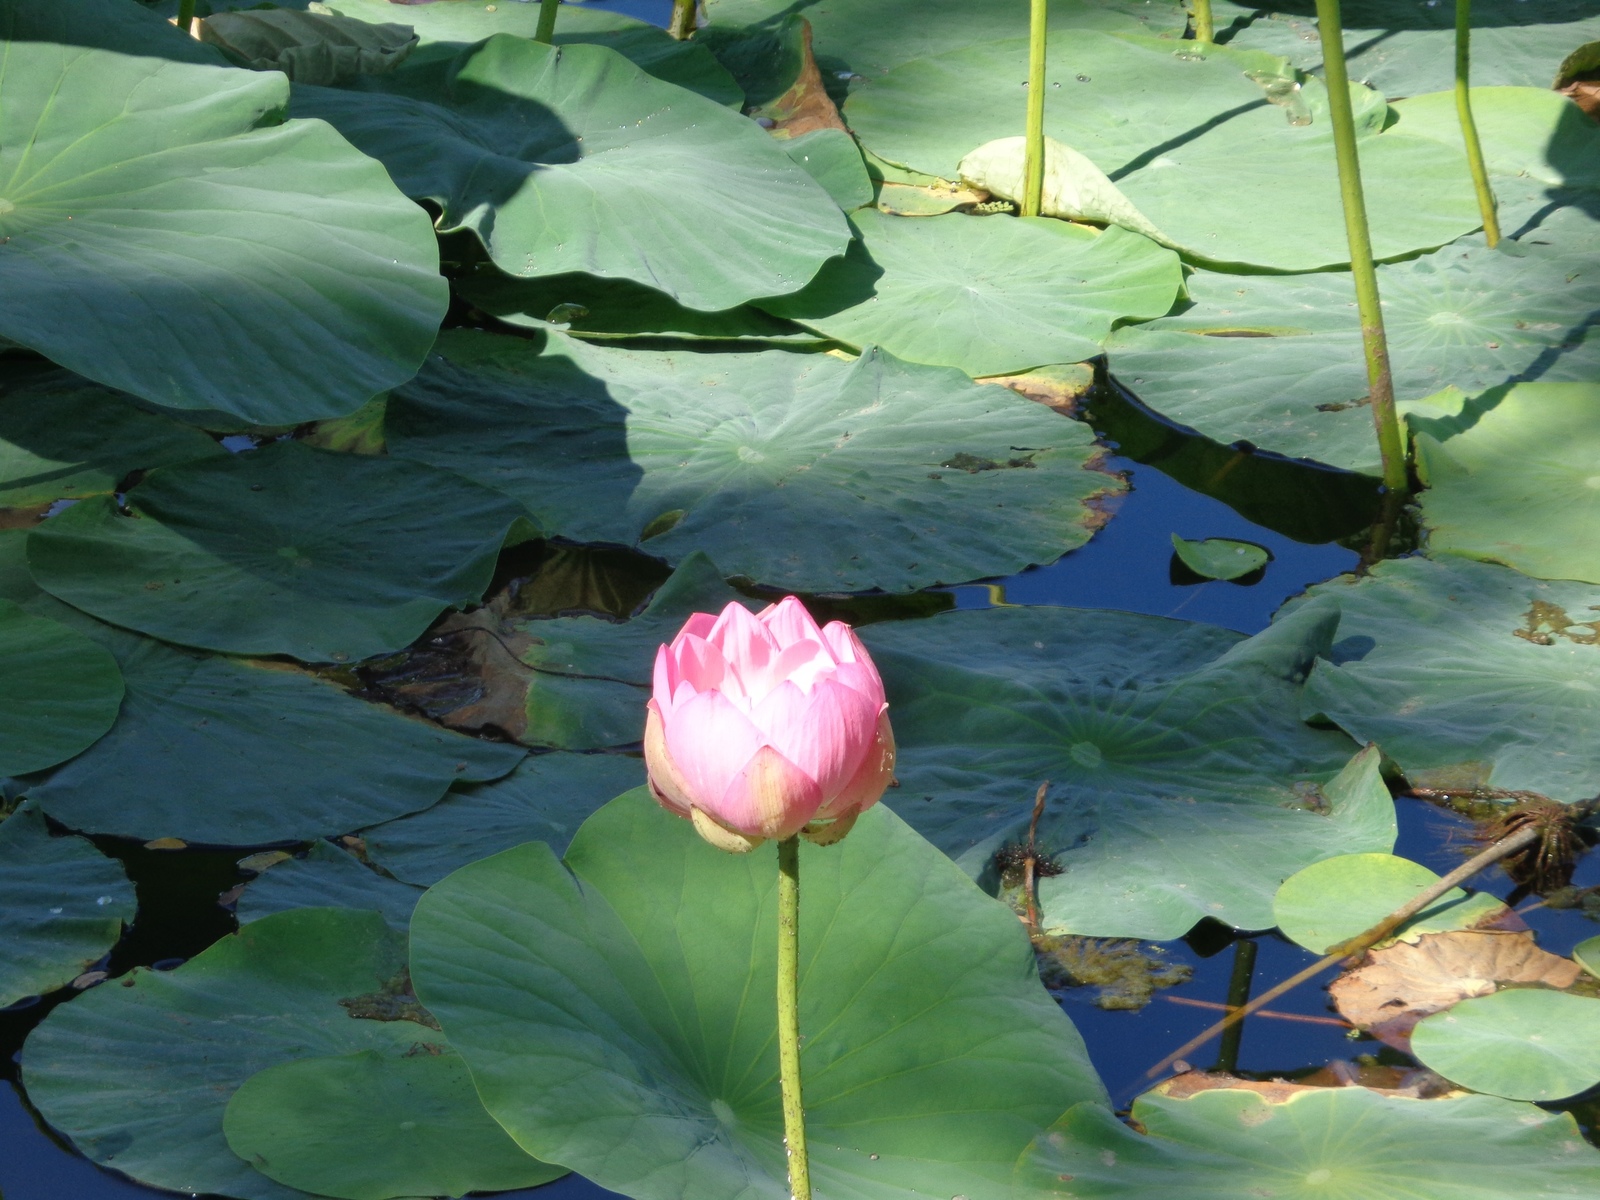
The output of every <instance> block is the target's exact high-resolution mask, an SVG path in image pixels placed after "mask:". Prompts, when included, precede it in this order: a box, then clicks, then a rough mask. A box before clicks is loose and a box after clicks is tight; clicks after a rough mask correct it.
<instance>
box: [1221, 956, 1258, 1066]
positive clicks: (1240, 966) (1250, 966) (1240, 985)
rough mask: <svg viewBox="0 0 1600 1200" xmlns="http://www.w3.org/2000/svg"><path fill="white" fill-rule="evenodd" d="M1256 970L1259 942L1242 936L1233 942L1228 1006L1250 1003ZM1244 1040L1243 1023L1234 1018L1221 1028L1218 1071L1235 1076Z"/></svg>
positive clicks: (1232, 1008)
mask: <svg viewBox="0 0 1600 1200" xmlns="http://www.w3.org/2000/svg"><path fill="white" fill-rule="evenodd" d="M1255 972H1256V944H1255V942H1253V941H1251V940H1250V939H1249V938H1240V939H1239V940H1238V941H1236V942H1235V943H1234V944H1233V975H1232V976H1231V977H1230V978H1229V980H1228V1008H1229V1009H1230V1010H1234V1011H1237V1010H1238V1009H1241V1008H1243V1007H1244V1006H1245V1005H1246V1004H1249V1003H1250V985H1251V983H1253V982H1254V979H1255ZM1243 1039H1244V1022H1243V1021H1235V1022H1234V1023H1233V1024H1232V1025H1229V1026H1228V1027H1227V1028H1226V1029H1224V1030H1223V1031H1222V1041H1221V1042H1219V1043H1218V1044H1217V1070H1219V1071H1226V1072H1227V1073H1228V1074H1230V1075H1232V1074H1233V1073H1234V1072H1235V1071H1237V1070H1238V1069H1239V1043H1240V1042H1241V1041H1242V1040H1243Z"/></svg>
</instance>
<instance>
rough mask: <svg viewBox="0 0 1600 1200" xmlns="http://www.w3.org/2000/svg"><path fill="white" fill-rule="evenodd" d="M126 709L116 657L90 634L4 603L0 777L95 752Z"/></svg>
mask: <svg viewBox="0 0 1600 1200" xmlns="http://www.w3.org/2000/svg"><path fill="white" fill-rule="evenodd" d="M121 704H122V674H121V672H119V671H118V670H117V662H116V659H114V658H112V657H111V655H110V654H108V653H106V651H105V650H104V649H102V648H101V647H100V646H99V645H98V644H96V643H95V642H93V641H91V640H90V639H89V638H86V637H84V636H83V634H81V633H78V632H76V631H75V630H72V629H69V628H67V626H65V625H62V624H61V623H60V622H58V621H52V620H50V619H49V618H47V617H36V616H32V615H30V614H29V613H28V612H27V611H25V610H24V609H23V608H22V607H21V606H20V605H17V604H15V603H13V602H12V601H10V600H0V775H26V774H28V773H30V772H32V771H42V770H44V769H45V768H46V767H53V766H55V765H56V764H57V763H59V762H63V761H65V760H66V759H69V758H71V757H72V756H73V755H75V754H78V753H80V752H81V751H83V750H86V749H88V748H89V747H90V746H92V745H93V744H94V743H95V742H96V741H98V740H99V739H100V738H101V737H102V736H103V735H104V734H105V732H106V730H108V729H110V728H111V725H112V723H113V722H114V721H115V720H116V719H117V709H118V708H119V707H120V706H121Z"/></svg>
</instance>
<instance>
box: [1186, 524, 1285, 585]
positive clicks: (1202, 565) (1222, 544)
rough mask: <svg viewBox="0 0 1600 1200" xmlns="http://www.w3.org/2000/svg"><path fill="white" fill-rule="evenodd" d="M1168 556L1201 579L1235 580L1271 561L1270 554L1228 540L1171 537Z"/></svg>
mask: <svg viewBox="0 0 1600 1200" xmlns="http://www.w3.org/2000/svg"><path fill="white" fill-rule="evenodd" d="M1172 552H1173V553H1174V554H1176V555H1177V556H1178V561H1179V562H1181V563H1182V564H1183V565H1184V566H1186V567H1188V568H1189V570H1191V571H1193V572H1194V573H1195V574H1196V575H1198V576H1200V578H1202V579H1238V578H1240V577H1241V576H1244V575H1248V574H1250V573H1251V572H1252V571H1259V570H1261V568H1262V567H1264V566H1266V565H1267V563H1268V562H1270V561H1271V560H1272V552H1271V551H1270V550H1267V549H1264V548H1263V547H1261V546H1257V545H1255V544H1254V543H1253V542H1236V541H1233V540H1232V539H1231V538H1205V539H1204V540H1202V541H1189V540H1188V539H1187V538H1181V537H1179V536H1178V535H1177V534H1173V535H1172Z"/></svg>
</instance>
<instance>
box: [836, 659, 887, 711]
mask: <svg viewBox="0 0 1600 1200" xmlns="http://www.w3.org/2000/svg"><path fill="white" fill-rule="evenodd" d="M833 681H834V682H835V683H838V684H842V685H843V686H844V687H847V688H849V689H850V690H851V691H853V692H860V693H861V694H862V695H863V696H865V697H866V698H867V699H868V700H870V701H871V702H872V705H873V707H874V708H882V707H883V705H884V695H883V680H881V679H879V678H878V673H877V672H876V671H874V670H873V669H872V664H871V663H861V662H847V663H840V664H839V665H838V666H837V667H835V668H834V669H833Z"/></svg>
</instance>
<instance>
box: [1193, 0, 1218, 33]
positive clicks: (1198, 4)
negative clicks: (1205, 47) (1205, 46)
mask: <svg viewBox="0 0 1600 1200" xmlns="http://www.w3.org/2000/svg"><path fill="white" fill-rule="evenodd" d="M1193 3H1194V40H1195V41H1197V42H1209V41H1212V40H1213V39H1214V38H1215V36H1216V26H1215V24H1214V23H1213V21H1212V19H1211V0H1193Z"/></svg>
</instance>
